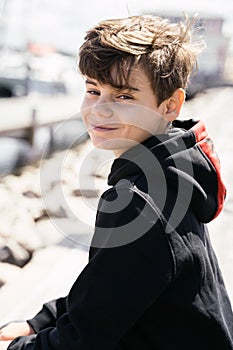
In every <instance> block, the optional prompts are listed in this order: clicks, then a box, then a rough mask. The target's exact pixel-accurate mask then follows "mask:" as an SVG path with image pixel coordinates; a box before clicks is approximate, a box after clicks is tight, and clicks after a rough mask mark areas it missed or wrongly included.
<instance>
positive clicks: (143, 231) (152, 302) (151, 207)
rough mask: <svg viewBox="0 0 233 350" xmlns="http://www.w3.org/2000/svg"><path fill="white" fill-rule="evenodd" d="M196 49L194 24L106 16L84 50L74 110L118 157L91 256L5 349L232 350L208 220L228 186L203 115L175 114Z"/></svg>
mask: <svg viewBox="0 0 233 350" xmlns="http://www.w3.org/2000/svg"><path fill="white" fill-rule="evenodd" d="M199 49H200V45H199V44H198V43H197V42H195V41H194V40H193V39H192V35H191V22H190V21H187V22H184V23H178V24H175V23H170V22H169V21H168V20H166V19H162V18H159V17H153V16H134V17H129V18H124V19H119V20H108V21H104V22H101V23H100V24H98V25H97V26H95V27H94V28H93V29H91V30H90V31H89V32H88V33H87V35H86V38H85V42H84V43H83V45H82V46H81V48H80V52H79V69H80V71H81V74H82V75H83V76H84V78H85V85H86V93H85V95H84V99H83V103H82V107H81V113H82V117H83V120H84V122H85V124H86V127H87V130H88V132H89V134H90V137H91V140H92V142H93V144H94V145H95V146H96V147H99V148H103V149H109V150H112V151H113V152H114V154H115V156H116V159H115V160H114V162H113V164H112V168H111V172H110V174H109V176H108V184H109V185H110V186H111V187H110V188H109V189H108V190H107V191H106V192H105V193H103V195H102V196H101V199H100V202H99V206H98V210H97V216H96V225H95V232H94V236H93V240H92V244H91V247H90V252H89V263H88V264H87V266H86V267H85V268H84V270H83V271H82V273H81V274H80V275H79V277H78V278H77V280H76V282H75V283H74V285H73V287H72V288H71V291H70V293H69V295H68V296H67V297H66V298H61V299H59V300H55V301H52V302H50V303H48V304H45V305H44V306H43V309H42V310H41V311H40V312H39V313H38V314H37V315H36V316H35V317H34V318H33V319H31V320H28V321H27V322H20V323H18V324H15V323H13V324H9V325H8V326H6V327H5V328H3V329H2V331H1V333H0V334H1V337H2V339H3V340H5V341H6V342H4V341H2V343H1V347H0V349H5V348H6V346H7V345H8V342H10V341H11V339H14V338H15V337H17V338H15V339H14V340H13V341H12V342H11V344H10V345H9V347H8V349H10V350H20V349H25V350H50V349H51V350H52V349H59V350H61V349H62V350H68V349H69V350H78V349H80V350H81V349H82V350H84V349H85V350H95V349H97V350H110V349H111V350H113V349H114V350H117V349H119V350H120V349H121V350H123V349H124V350H126V349H127V350H137V349H138V350H146V349H151V350H152V349H153V350H155V349H158V350H159V349H161V350H171V349H173V350H174V349H177V350H187V349H188V350H192V349H193V350H194V349H195V350H197V349H198V350H210V349H211V350H213V349H216V350H220V349H221V350H230V349H233V315H232V309H231V305H230V301H229V298H228V295H227V292H226V289H225V286H224V282H223V279H222V276H221V272H220V269H219V266H218V263H217V260H216V257H215V254H214V251H213V248H212V246H211V242H210V240H209V237H208V233H207V228H206V225H205V224H206V223H207V222H209V221H211V220H212V219H214V218H215V217H216V216H217V215H218V214H219V212H220V211H221V209H222V206H223V202H224V198H225V192H226V191H225V187H224V185H223V183H222V180H221V176H220V170H219V162H218V159H217V157H216V154H215V152H214V149H213V145H212V142H211V140H210V138H209V136H208V134H207V131H206V129H205V126H204V124H203V122H201V121H193V120H187V121H181V120H176V119H177V117H178V116H179V113H180V109H181V107H182V104H183V102H184V98H185V96H184V95H185V92H184V91H185V89H186V86H187V82H188V78H189V76H190V74H191V72H192V71H193V69H194V67H195V64H196V60H197V54H198V53H199Z"/></svg>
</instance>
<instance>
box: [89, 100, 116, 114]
mask: <svg viewBox="0 0 233 350" xmlns="http://www.w3.org/2000/svg"><path fill="white" fill-rule="evenodd" d="M93 109H94V113H95V114H96V115H98V116H100V117H104V118H109V117H111V116H112V114H113V111H112V108H111V103H110V102H105V103H103V102H100V103H96V104H95V105H94V107H93Z"/></svg>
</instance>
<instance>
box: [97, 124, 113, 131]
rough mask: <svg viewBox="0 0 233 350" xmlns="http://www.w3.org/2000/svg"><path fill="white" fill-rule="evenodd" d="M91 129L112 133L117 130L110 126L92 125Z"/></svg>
mask: <svg viewBox="0 0 233 350" xmlns="http://www.w3.org/2000/svg"><path fill="white" fill-rule="evenodd" d="M91 129H92V130H96V131H111V130H116V129H117V128H116V127H113V126H110V125H94V124H91Z"/></svg>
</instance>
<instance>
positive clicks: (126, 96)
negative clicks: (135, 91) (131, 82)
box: [117, 94, 133, 100]
mask: <svg viewBox="0 0 233 350" xmlns="http://www.w3.org/2000/svg"><path fill="white" fill-rule="evenodd" d="M117 98H119V99H120V100H132V99H133V97H132V96H130V95H125V94H121V95H118V96H117Z"/></svg>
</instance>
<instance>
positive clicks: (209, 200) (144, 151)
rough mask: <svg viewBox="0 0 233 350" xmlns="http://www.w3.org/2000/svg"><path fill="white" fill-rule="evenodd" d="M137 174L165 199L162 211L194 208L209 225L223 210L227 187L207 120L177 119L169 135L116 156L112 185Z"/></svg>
mask: <svg viewBox="0 0 233 350" xmlns="http://www.w3.org/2000/svg"><path fill="white" fill-rule="evenodd" d="M138 176H139V177H141V178H142V177H143V178H144V179H145V181H146V182H147V190H148V193H149V194H150V195H151V196H152V198H153V199H154V200H155V202H156V203H158V202H159V201H160V202H161V203H160V205H159V206H160V207H161V208H162V209H161V210H163V208H164V207H169V206H170V208H171V206H174V205H176V208H179V209H177V210H176V213H175V215H176V216H177V214H178V213H180V211H182V210H183V211H184V210H187V209H188V208H191V209H192V210H193V212H194V213H195V215H196V217H197V218H198V220H199V221H201V222H203V223H207V222H209V221H211V220H213V219H214V218H215V217H216V216H217V215H218V214H219V213H220V212H221V210H222V208H223V204H224V200H225V196H226V188H225V186H224V184H223V182H222V179H221V174H220V162H219V159H218V156H217V154H216V152H215V149H214V145H213V142H212V140H211V139H210V137H209V136H208V133H207V130H206V128H205V125H204V123H203V122H202V121H194V120H193V119H190V120H184V121H182V120H176V121H174V122H173V123H172V125H171V128H170V130H169V132H168V133H167V134H161V135H154V136H151V137H150V138H148V139H147V140H145V141H144V142H142V143H141V144H138V145H136V146H134V147H132V148H130V149H129V150H127V151H126V152H124V153H123V154H122V155H121V156H120V157H119V158H117V159H115V160H114V162H113V164H112V168H111V172H110V174H109V177H108V184H109V185H112V186H114V185H116V184H117V183H118V182H119V181H120V180H122V179H127V178H128V179H130V181H132V178H135V179H136V178H137V177H138ZM171 193H172V194H173V195H172V196H171ZM165 203H166V204H165ZM171 203H173V204H172V205H171ZM177 203H178V206H177ZM182 207H183V208H182ZM171 211H172V209H170V211H169V212H170V214H171ZM170 214H169V215H170ZM173 215H174V212H173ZM178 215H179V214H178Z"/></svg>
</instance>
